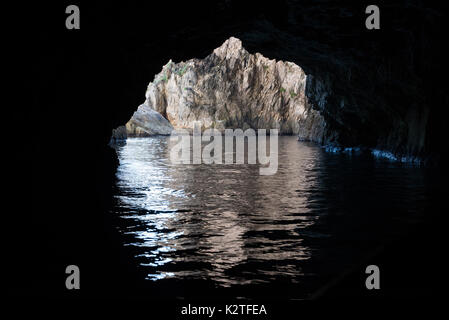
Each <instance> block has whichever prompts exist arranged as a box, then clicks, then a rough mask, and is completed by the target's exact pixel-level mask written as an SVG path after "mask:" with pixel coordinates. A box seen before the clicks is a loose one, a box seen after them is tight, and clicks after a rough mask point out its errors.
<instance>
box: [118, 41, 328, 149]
mask: <svg viewBox="0 0 449 320" xmlns="http://www.w3.org/2000/svg"><path fill="white" fill-rule="evenodd" d="M306 79H307V76H306V74H305V73H304V71H303V70H302V69H301V68H300V67H299V66H297V65H296V64H294V63H291V62H284V61H276V60H271V59H268V58H266V57H264V56H262V55H261V54H259V53H256V54H250V53H249V52H248V51H246V50H245V49H244V48H243V46H242V42H241V41H240V40H239V39H237V38H234V37H231V38H229V39H228V40H226V41H225V42H224V43H223V44H222V45H221V46H220V47H219V48H217V49H215V50H214V51H213V53H212V54H210V55H209V56H207V57H206V58H205V59H202V60H201V59H191V60H188V61H186V62H180V63H174V62H172V61H171V60H170V61H169V62H168V63H167V64H166V65H165V66H164V67H163V69H162V71H161V72H160V73H159V74H157V75H156V76H155V78H154V81H153V82H151V83H150V84H149V85H148V88H147V92H146V101H145V103H144V104H143V105H141V106H140V107H139V109H138V110H137V111H136V112H135V113H134V115H133V117H132V118H131V120H130V121H129V122H128V123H127V125H126V128H127V133H128V135H129V136H145V135H151V134H169V133H170V130H166V131H164V132H161V130H160V119H159V118H158V117H156V116H154V117H152V118H149V117H146V116H145V115H146V114H148V113H155V112H154V111H153V109H154V110H156V111H157V112H159V113H160V114H162V115H163V116H165V117H166V118H167V119H168V120H169V121H170V123H171V124H172V125H173V126H174V127H175V128H192V127H193V123H194V121H201V122H202V125H203V127H204V128H213V127H225V128H242V129H244V130H245V129H247V128H254V129H273V128H277V129H279V131H280V133H281V134H298V135H299V136H300V138H301V139H306V140H313V141H318V142H322V140H323V139H322V138H323V133H324V129H325V122H324V120H323V118H322V117H321V116H320V114H319V112H318V111H316V110H313V109H312V108H311V105H310V104H308V103H307V98H306V96H305V88H306Z"/></svg>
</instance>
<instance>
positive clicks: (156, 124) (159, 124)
mask: <svg viewBox="0 0 449 320" xmlns="http://www.w3.org/2000/svg"><path fill="white" fill-rule="evenodd" d="M172 130H173V126H172V125H171V124H170V122H168V121H167V119H165V118H164V117H163V116H162V115H161V114H160V113H159V112H156V111H154V110H153V109H152V108H151V107H149V106H148V105H147V104H145V103H144V104H142V105H140V106H139V108H137V111H136V112H134V114H133V116H132V118H131V120H129V121H128V122H127V123H126V133H127V136H128V137H146V136H153V135H169V134H170V133H171V132H172Z"/></svg>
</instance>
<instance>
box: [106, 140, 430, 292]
mask: <svg viewBox="0 0 449 320" xmlns="http://www.w3.org/2000/svg"><path fill="white" fill-rule="evenodd" d="M171 144H173V142H170V140H169V138H168V137H154V138H133V139H128V140H127V142H126V143H124V144H123V145H121V146H118V147H117V154H118V157H119V160H120V165H119V168H118V172H117V191H116V207H115V210H114V212H113V214H114V215H116V216H118V217H119V219H117V229H118V230H119V232H120V234H121V237H122V239H123V245H124V246H127V247H132V249H133V252H134V254H133V255H134V259H133V260H132V261H128V262H127V263H129V264H130V265H133V266H134V265H135V266H136V268H139V269H140V270H144V274H145V276H144V278H145V280H147V281H154V282H163V281H169V280H176V281H177V282H178V283H179V282H181V283H182V282H183V281H185V282H186V283H195V281H207V282H208V283H212V284H213V286H215V287H222V288H226V287H244V286H253V287H254V286H255V287H257V286H258V285H260V286H262V287H263V286H265V287H266V288H274V286H276V285H279V284H281V285H280V286H282V287H283V288H285V290H287V291H288V292H289V293H288V294H289V295H290V296H293V297H298V298H303V297H307V296H308V295H309V294H311V293H313V292H314V291H315V290H317V289H319V288H320V286H322V285H323V284H324V283H326V281H328V280H330V279H331V278H332V277H333V276H335V275H336V274H338V273H339V272H341V271H342V270H345V269H346V268H350V267H351V266H352V265H353V264H354V263H357V261H359V260H361V259H363V258H364V257H365V256H367V255H369V254H370V253H371V252H373V251H375V250H376V249H377V248H379V246H382V245H383V244H384V243H386V242H388V241H392V240H394V239H395V238H396V237H398V236H401V235H402V234H403V233H404V232H406V231H407V230H409V228H412V227H413V226H415V225H416V224H417V223H418V222H419V221H420V220H421V215H422V212H423V210H424V206H425V204H426V202H427V200H428V199H427V198H428V196H427V192H426V179H425V174H424V172H423V170H422V169H420V168H414V167H407V166H404V165H400V164H394V163H391V162H389V161H382V160H376V159H372V158H369V157H363V156H350V155H342V154H331V153H326V152H325V151H324V150H323V149H322V148H320V147H318V146H316V145H314V144H310V143H304V142H298V141H297V139H296V138H295V137H280V138H279V168H278V171H277V173H276V174H275V175H273V176H261V175H259V167H258V165H248V164H242V165H205V164H201V165H198V164H196V165H193V164H192V165H185V164H180V165H174V164H172V163H171V162H170V158H169V151H170V147H171ZM142 281H144V279H142ZM192 281H193V282H192ZM289 290H290V291H289ZM273 294H276V293H275V292H273Z"/></svg>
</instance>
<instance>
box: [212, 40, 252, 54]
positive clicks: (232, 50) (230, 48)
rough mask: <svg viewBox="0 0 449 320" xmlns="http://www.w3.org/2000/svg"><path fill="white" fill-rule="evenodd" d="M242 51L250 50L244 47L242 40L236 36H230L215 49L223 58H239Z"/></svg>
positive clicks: (215, 52)
mask: <svg viewBox="0 0 449 320" xmlns="http://www.w3.org/2000/svg"><path fill="white" fill-rule="evenodd" d="M242 53H248V52H247V51H246V50H245V49H244V48H243V45H242V41H241V40H240V39H237V38H234V37H230V38H229V39H228V40H226V41H225V42H223V44H222V45H221V46H220V47H218V48H216V49H215V50H214V54H215V55H216V56H218V57H220V58H223V59H230V58H237V57H239V56H240V55H241V54H242Z"/></svg>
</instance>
